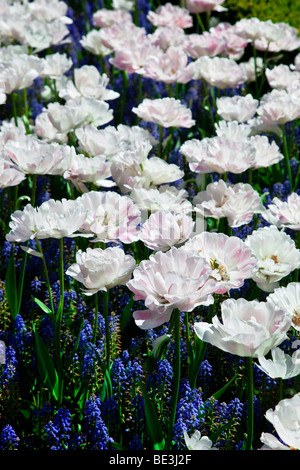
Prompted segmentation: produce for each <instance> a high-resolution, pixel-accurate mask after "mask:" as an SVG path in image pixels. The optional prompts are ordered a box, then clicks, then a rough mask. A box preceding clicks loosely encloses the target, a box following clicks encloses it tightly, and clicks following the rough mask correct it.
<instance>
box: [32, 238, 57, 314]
mask: <svg viewBox="0 0 300 470" xmlns="http://www.w3.org/2000/svg"><path fill="white" fill-rule="evenodd" d="M35 241H36V245H37V248H38V250H39V252H40V253H41V255H42V256H41V259H42V263H43V267H44V272H45V277H46V284H47V287H48V292H49V300H50V305H51V311H52V315H53V317H54V304H53V297H52V289H51V284H50V280H49V274H48V268H47V264H46V260H45V256H44V252H43V249H42V247H41V244H40V242H39V240H38V238H37V237H35Z"/></svg>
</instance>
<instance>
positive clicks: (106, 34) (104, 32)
mask: <svg viewBox="0 0 300 470" xmlns="http://www.w3.org/2000/svg"><path fill="white" fill-rule="evenodd" d="M145 35H146V30H145V29H144V28H142V27H138V26H136V25H135V24H134V23H130V22H127V21H126V22H125V23H114V24H113V25H111V26H108V27H106V28H101V29H100V31H99V36H100V38H101V39H102V43H103V45H104V46H105V47H106V48H108V49H110V50H113V51H115V50H117V49H120V48H122V47H123V43H124V41H125V40H126V39H127V38H129V37H134V38H135V39H136V41H137V42H138V41H142V40H143V39H144V37H145Z"/></svg>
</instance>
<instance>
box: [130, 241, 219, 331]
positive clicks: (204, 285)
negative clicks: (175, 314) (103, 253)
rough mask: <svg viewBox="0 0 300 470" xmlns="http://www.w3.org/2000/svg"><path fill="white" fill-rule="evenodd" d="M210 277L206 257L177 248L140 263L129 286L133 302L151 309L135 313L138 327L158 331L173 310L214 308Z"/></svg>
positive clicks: (212, 287)
mask: <svg viewBox="0 0 300 470" xmlns="http://www.w3.org/2000/svg"><path fill="white" fill-rule="evenodd" d="M210 274H211V267H210V265H209V263H207V261H206V260H205V259H204V258H203V257H201V256H199V255H198V254H196V253H191V252H189V251H187V250H182V249H181V248H176V247H172V248H171V249H170V250H169V251H167V252H166V253H163V252H161V251H158V252H157V253H156V254H155V255H150V258H149V260H143V261H141V263H140V265H139V266H138V267H137V268H136V269H135V270H134V272H133V278H132V279H131V280H130V281H129V282H128V283H127V286H128V288H129V289H130V290H131V291H132V292H133V293H134V299H135V300H144V301H145V307H146V309H148V310H143V311H136V312H134V314H133V316H134V319H135V322H136V324H137V325H138V326H139V327H140V328H142V329H150V328H155V327H156V326H159V325H162V324H163V323H165V322H168V321H169V320H170V318H171V315H172V311H173V310H174V309H179V310H181V311H186V312H191V311H193V310H194V308H195V307H197V306H199V305H211V304H212V303H213V302H214V298H213V296H212V294H213V293H214V289H215V286H216V283H215V281H214V280H213V279H212V278H210Z"/></svg>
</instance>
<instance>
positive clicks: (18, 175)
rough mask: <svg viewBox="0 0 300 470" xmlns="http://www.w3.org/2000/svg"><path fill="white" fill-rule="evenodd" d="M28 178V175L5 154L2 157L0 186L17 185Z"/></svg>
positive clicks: (0, 159)
mask: <svg viewBox="0 0 300 470" xmlns="http://www.w3.org/2000/svg"><path fill="white" fill-rule="evenodd" d="M25 179H26V175H25V174H24V173H23V172H22V171H21V170H20V169H19V168H18V167H17V166H16V165H14V164H13V163H12V161H10V160H9V159H8V158H6V157H5V156H3V155H2V156H1V158H0V188H1V189H2V188H9V187H10V186H17V185H18V184H20V183H21V182H22V181H24V180H25Z"/></svg>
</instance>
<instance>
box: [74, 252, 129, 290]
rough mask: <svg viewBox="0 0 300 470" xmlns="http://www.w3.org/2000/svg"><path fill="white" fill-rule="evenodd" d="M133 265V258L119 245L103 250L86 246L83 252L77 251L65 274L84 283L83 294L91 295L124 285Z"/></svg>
mask: <svg viewBox="0 0 300 470" xmlns="http://www.w3.org/2000/svg"><path fill="white" fill-rule="evenodd" d="M135 266H136V263H135V259H134V258H133V257H132V256H131V255H126V254H125V253H124V251H123V250H122V249H121V248H119V247H109V248H106V249H105V250H102V249H101V248H87V250H86V251H85V252H83V251H82V250H78V251H77V253H76V263H74V264H72V265H71V266H70V267H69V268H68V269H67V271H66V274H67V275H69V276H71V277H73V278H74V279H76V281H78V282H80V283H82V284H83V285H84V287H85V289H82V290H83V293H84V294H85V295H93V294H95V293H96V292H98V291H100V290H101V291H107V290H109V289H111V288H112V287H115V286H119V285H125V284H126V283H127V282H128V281H129V279H130V277H131V274H132V271H133V269H134V268H135Z"/></svg>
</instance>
